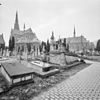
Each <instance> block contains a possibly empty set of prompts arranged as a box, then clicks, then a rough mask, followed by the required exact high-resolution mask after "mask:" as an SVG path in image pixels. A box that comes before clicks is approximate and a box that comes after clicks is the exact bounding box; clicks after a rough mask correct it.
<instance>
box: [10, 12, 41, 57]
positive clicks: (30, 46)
mask: <svg viewBox="0 0 100 100" xmlns="http://www.w3.org/2000/svg"><path fill="white" fill-rule="evenodd" d="M12 37H14V39H15V51H16V53H17V54H18V53H19V52H20V51H22V52H23V53H29V52H34V55H36V56H37V55H38V54H39V45H40V41H39V40H38V38H37V36H36V34H35V33H34V32H33V31H32V29H31V28H28V29H25V24H24V28H23V30H20V28H19V22H18V12H16V17H15V23H14V29H11V36H10V38H12Z"/></svg>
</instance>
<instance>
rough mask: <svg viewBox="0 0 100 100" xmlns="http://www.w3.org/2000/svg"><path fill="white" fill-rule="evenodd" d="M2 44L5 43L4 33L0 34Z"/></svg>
mask: <svg viewBox="0 0 100 100" xmlns="http://www.w3.org/2000/svg"><path fill="white" fill-rule="evenodd" d="M0 44H5V42H4V38H3V34H1V35H0Z"/></svg>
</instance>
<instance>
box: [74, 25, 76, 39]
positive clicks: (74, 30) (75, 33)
mask: <svg viewBox="0 0 100 100" xmlns="http://www.w3.org/2000/svg"><path fill="white" fill-rule="evenodd" d="M74 37H76V31H75V25H74Z"/></svg>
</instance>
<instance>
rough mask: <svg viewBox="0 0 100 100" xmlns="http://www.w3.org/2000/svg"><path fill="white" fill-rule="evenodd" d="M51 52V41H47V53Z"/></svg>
mask: <svg viewBox="0 0 100 100" xmlns="http://www.w3.org/2000/svg"><path fill="white" fill-rule="evenodd" d="M49 51H50V43H49V40H47V45H46V52H47V53H48V52H49Z"/></svg>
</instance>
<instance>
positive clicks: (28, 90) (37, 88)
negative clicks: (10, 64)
mask: <svg viewBox="0 0 100 100" xmlns="http://www.w3.org/2000/svg"><path fill="white" fill-rule="evenodd" d="M89 65H90V64H80V65H77V66H74V67H71V68H69V69H66V70H61V71H60V73H57V74H55V75H53V76H50V77H48V78H44V79H42V78H40V77H37V76H35V77H34V81H35V82H34V83H30V84H27V85H24V86H18V87H14V88H13V89H12V90H10V91H9V92H8V93H6V94H5V96H7V97H11V96H13V97H14V98H19V100H31V99H32V98H34V97H35V96H38V95H39V94H40V93H43V92H44V91H47V90H48V89H49V88H51V87H53V86H55V85H57V84H59V83H60V82H62V81H64V80H65V79H67V78H69V77H70V76H72V75H74V74H76V73H77V72H79V71H80V70H82V69H84V68H86V67H88V66H89ZM2 97H3V96H2ZM0 100H1V98H0ZM9 100H10V99H9Z"/></svg>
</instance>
